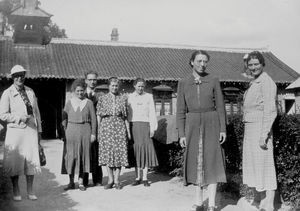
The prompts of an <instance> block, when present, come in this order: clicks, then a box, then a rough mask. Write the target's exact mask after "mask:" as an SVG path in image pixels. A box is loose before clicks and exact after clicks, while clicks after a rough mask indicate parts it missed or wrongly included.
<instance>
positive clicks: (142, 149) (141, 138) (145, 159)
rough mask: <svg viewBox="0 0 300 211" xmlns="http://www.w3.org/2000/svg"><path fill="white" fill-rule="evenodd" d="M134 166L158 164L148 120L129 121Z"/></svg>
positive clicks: (143, 166)
mask: <svg viewBox="0 0 300 211" xmlns="http://www.w3.org/2000/svg"><path fill="white" fill-rule="evenodd" d="M130 129H131V134H132V139H133V142H134V144H133V150H134V156H135V161H136V167H138V168H145V167H155V166H158V161H157V157H156V152H155V149H154V146H153V140H152V139H151V138H150V125H149V122H131V124H130Z"/></svg>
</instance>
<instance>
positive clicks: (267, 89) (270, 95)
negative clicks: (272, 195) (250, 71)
mask: <svg viewBox="0 0 300 211" xmlns="http://www.w3.org/2000/svg"><path fill="white" fill-rule="evenodd" d="M276 92H277V87H276V84H275V83H274V81H273V80H272V79H271V77H270V76H269V75H268V74H267V73H265V72H263V73H262V74H261V75H260V76H259V77H258V78H257V79H255V80H253V81H252V82H251V85H250V87H249V89H248V90H247V91H246V93H245V95H244V116H243V118H244V119H243V120H244V123H245V134H244V142H243V183H244V184H247V185H248V186H249V187H255V188H256V190H257V191H265V190H276V189H277V180H276V171H275V163H274V155H273V136H272V125H273V122H274V120H275V118H276V116H277V109H276ZM261 139H263V140H265V141H266V142H267V148H268V149H267V150H263V149H261V148H260V146H259V142H260V140H261Z"/></svg>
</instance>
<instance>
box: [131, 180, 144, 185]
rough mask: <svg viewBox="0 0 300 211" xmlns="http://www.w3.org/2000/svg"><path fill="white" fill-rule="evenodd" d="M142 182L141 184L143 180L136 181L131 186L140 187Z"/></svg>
mask: <svg viewBox="0 0 300 211" xmlns="http://www.w3.org/2000/svg"><path fill="white" fill-rule="evenodd" d="M141 183H142V182H141V180H135V181H134V182H133V183H132V184H131V186H137V185H139V184H141Z"/></svg>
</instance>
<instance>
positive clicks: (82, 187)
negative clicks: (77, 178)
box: [78, 184, 86, 191]
mask: <svg viewBox="0 0 300 211" xmlns="http://www.w3.org/2000/svg"><path fill="white" fill-rule="evenodd" d="M78 188H79V190H81V191H86V187H85V186H84V185H83V184H80V185H79V186H78Z"/></svg>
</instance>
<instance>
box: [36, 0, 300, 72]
mask: <svg viewBox="0 0 300 211" xmlns="http://www.w3.org/2000/svg"><path fill="white" fill-rule="evenodd" d="M40 2H41V5H40V7H41V8H42V9H44V10H45V11H47V12H49V13H51V14H52V15H53V17H52V18H51V20H52V21H53V22H55V23H56V24H58V26H59V27H60V28H64V29H65V30H66V33H67V36H68V38H71V39H83V40H102V41H109V40H110V34H111V31H112V29H113V28H118V32H119V41H123V42H138V43H158V44H160V43H162V44H174V45H193V46H199V47H201V46H204V47H218V48H246V49H248V48H266V49H267V50H268V51H271V52H272V53H273V54H274V55H275V56H277V57H278V58H279V59H280V60H282V61H283V62H285V63H286V64H287V65H289V66H290V67H291V68H293V69H294V70H296V71H298V72H299V73H300V59H299V56H300V1H299V0H63V1H62V0H40Z"/></svg>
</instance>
